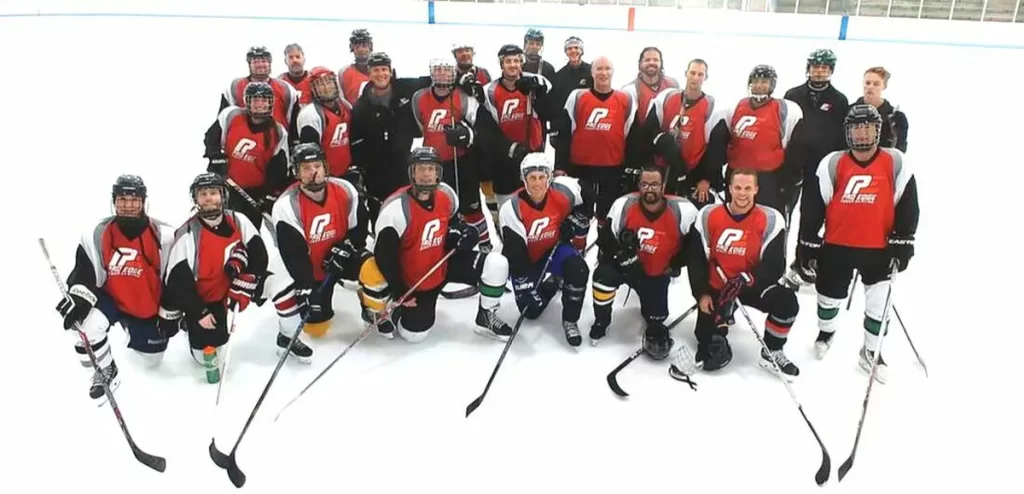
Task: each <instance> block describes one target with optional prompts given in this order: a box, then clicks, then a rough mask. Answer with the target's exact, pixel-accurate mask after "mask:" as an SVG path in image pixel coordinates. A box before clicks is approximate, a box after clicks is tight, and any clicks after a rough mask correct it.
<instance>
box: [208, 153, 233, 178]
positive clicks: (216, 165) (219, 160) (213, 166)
mask: <svg viewBox="0 0 1024 494" xmlns="http://www.w3.org/2000/svg"><path fill="white" fill-rule="evenodd" d="M206 171H208V172H210V173H216V174H217V175H220V176H222V177H226V176H228V158H227V156H224V153H217V154H215V155H213V156H210V164H209V165H207V166H206Z"/></svg>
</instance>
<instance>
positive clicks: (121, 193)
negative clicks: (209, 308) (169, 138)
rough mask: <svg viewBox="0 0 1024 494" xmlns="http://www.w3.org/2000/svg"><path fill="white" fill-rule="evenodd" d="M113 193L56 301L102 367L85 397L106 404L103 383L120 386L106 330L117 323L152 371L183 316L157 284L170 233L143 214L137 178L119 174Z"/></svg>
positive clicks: (82, 354) (142, 188) (83, 357)
mask: <svg viewBox="0 0 1024 494" xmlns="http://www.w3.org/2000/svg"><path fill="white" fill-rule="evenodd" d="M111 196H112V200H111V204H112V206H113V209H114V215H113V216H111V217H108V218H105V219H103V220H101V221H100V222H99V224H97V225H95V226H94V227H93V228H92V229H90V230H88V231H87V232H85V233H84V234H83V235H82V238H81V241H80V243H79V244H78V249H77V251H76V252H75V268H74V270H73V271H72V272H71V274H70V275H69V276H68V279H67V285H68V287H70V288H69V290H68V295H69V296H68V297H66V298H64V299H62V300H61V301H60V303H58V304H57V312H59V313H60V315H61V316H63V317H64V329H72V328H74V326H75V325H76V324H78V325H80V326H79V327H80V329H81V331H82V333H84V334H85V336H86V338H87V339H88V341H89V346H90V347H91V348H92V351H93V353H94V354H95V356H96V360H97V361H98V363H99V366H100V372H93V378H92V386H91V387H90V388H89V397H90V398H92V399H93V400H97V402H98V403H99V404H103V403H106V399H105V398H104V392H103V384H104V382H106V384H107V385H108V386H109V387H110V389H111V391H113V390H115V389H117V386H118V384H120V382H121V380H120V377H118V372H117V364H116V363H115V362H114V354H113V353H111V349H110V344H109V343H108V341H107V331H108V330H109V329H110V327H111V326H113V325H114V324H116V323H121V326H122V327H124V329H125V330H127V331H128V348H130V349H132V350H134V351H135V352H137V354H138V355H140V356H141V358H142V359H143V361H144V362H145V363H146V365H147V366H150V367H155V366H156V365H159V364H160V361H161V360H162V359H163V355H164V350H166V349H167V341H168V339H169V338H171V337H172V336H174V335H175V334H176V333H177V332H178V325H179V323H180V319H181V312H180V311H177V310H174V309H173V306H170V304H168V303H166V300H165V298H164V297H163V290H162V284H161V282H160V277H161V275H162V274H163V271H162V269H163V266H164V264H163V263H164V262H165V258H166V254H167V252H168V250H169V249H170V244H171V240H172V239H173V234H172V232H171V231H170V228H169V227H167V226H166V225H165V224H163V223H161V222H159V221H157V220H155V219H152V218H150V217H149V216H148V215H147V214H146V209H147V205H148V204H147V203H146V184H145V183H143V181H142V178H140V177H138V176H136V175H121V176H120V177H117V180H116V181H115V182H114V186H113V191H112V193H111ZM75 342H76V343H75V352H76V353H77V354H78V357H79V359H80V361H81V363H82V365H83V366H84V367H86V368H87V369H93V367H92V363H91V361H90V360H89V355H88V354H87V352H86V350H85V346H84V345H83V344H82V342H81V339H77V338H76V340H75Z"/></svg>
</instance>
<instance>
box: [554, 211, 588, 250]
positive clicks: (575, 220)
mask: <svg viewBox="0 0 1024 494" xmlns="http://www.w3.org/2000/svg"><path fill="white" fill-rule="evenodd" d="M588 230H590V218H588V217H587V216H586V215H585V214H584V213H583V212H582V211H574V212H573V213H572V214H570V215H569V216H566V217H565V219H564V220H562V224H560V225H559V226H558V243H560V244H564V243H568V242H570V241H571V240H573V239H574V238H576V237H586V236H587V231H588Z"/></svg>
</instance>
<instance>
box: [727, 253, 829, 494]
mask: <svg viewBox="0 0 1024 494" xmlns="http://www.w3.org/2000/svg"><path fill="white" fill-rule="evenodd" d="M715 269H717V270H718V276H720V277H721V278H722V281H726V277H725V272H724V271H722V268H721V266H715ZM737 302H739V301H738V300H737ZM736 305H737V306H738V307H739V308H740V312H742V313H743V317H744V318H745V319H746V320H747V325H748V326H750V332H751V333H754V337H755V338H757V341H758V343H760V344H761V348H763V349H764V351H765V353H768V354H769V359H768V360H769V361H771V363H772V367H775V374H776V375H778V376H779V380H781V381H782V384H784V385H786V391H789V397H790V398H793V403H795V404H796V408H797V410H800V415H802V416H803V418H804V422H806V423H807V427H809V428H810V429H811V433H812V434H814V439H816V440H817V441H818V446H821V467H819V468H818V473H816V474H815V475H814V481H815V482H817V483H818V485H824V484H825V482H828V477H829V475H831V473H832V459H831V457H829V455H828V450H827V449H825V443H824V442H822V441H821V436H819V435H818V431H817V430H816V429H815V428H814V425H813V424H811V419H809V418H807V414H806V413H804V407H803V405H801V404H800V400H798V399H797V398H796V393H794V392H793V387H792V386H790V385H789V381H787V380H786V377H785V374H783V373H782V369H781V368H779V363H778V362H776V361H775V359H774V358H771V352H770V351H769V350H768V345H767V344H766V343H765V342H764V338H762V337H761V334H760V333H758V332H757V326H755V325H754V320H753V319H751V318H750V313H749V312H747V308H746V306H744V305H743V304H742V303H737V304H736ZM839 478H840V479H842V474H840V477H839Z"/></svg>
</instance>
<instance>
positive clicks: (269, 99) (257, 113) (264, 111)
mask: <svg viewBox="0 0 1024 494" xmlns="http://www.w3.org/2000/svg"><path fill="white" fill-rule="evenodd" d="M244 98H245V108H246V110H247V111H248V112H249V115H252V116H253V117H255V118H270V117H272V116H274V89H273V88H272V87H270V84H267V83H266V82H250V83H249V84H247V85H246V86H245V95H244ZM259 100H262V102H261V101H259ZM254 102H256V103H262V104H258V105H256V106H255V107H254V106H253V103H254Z"/></svg>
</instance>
